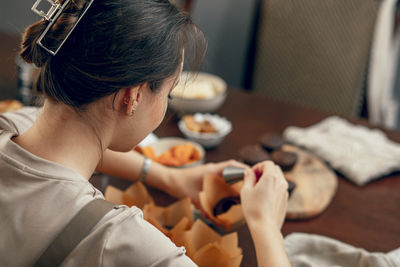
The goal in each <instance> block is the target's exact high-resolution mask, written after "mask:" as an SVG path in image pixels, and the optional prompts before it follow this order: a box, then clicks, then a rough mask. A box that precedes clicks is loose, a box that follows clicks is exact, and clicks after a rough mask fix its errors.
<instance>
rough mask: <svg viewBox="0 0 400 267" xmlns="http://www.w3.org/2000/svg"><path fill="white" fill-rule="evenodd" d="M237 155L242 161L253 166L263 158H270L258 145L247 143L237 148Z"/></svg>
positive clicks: (263, 159)
mask: <svg viewBox="0 0 400 267" xmlns="http://www.w3.org/2000/svg"><path fill="white" fill-rule="evenodd" d="M239 156H240V157H241V158H242V160H243V161H244V163H246V164H248V165H250V166H253V165H255V164H257V163H259V162H262V161H265V160H271V157H270V156H269V155H268V153H267V152H265V151H264V150H263V149H262V148H261V146H260V145H248V146H244V147H242V148H241V149H240V150H239Z"/></svg>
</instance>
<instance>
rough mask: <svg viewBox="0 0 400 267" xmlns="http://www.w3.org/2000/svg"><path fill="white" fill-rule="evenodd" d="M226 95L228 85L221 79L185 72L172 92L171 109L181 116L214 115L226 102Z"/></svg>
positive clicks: (202, 73) (214, 76) (205, 74)
mask: <svg viewBox="0 0 400 267" xmlns="http://www.w3.org/2000/svg"><path fill="white" fill-rule="evenodd" d="M226 94H227V84H226V82H225V81H224V80H223V79H221V78H220V77H218V76H216V75H213V74H209V73H205V72H200V73H197V74H195V73H192V72H184V73H182V77H181V80H180V82H179V83H178V85H177V86H176V88H175V89H174V90H173V91H172V92H171V96H172V98H171V99H170V100H169V107H170V108H171V109H173V110H175V111H176V112H178V114H179V115H184V114H191V113H196V112H201V113H212V112H214V111H216V110H217V109H218V108H220V107H221V106H222V104H223V103H224V102H225V99H226Z"/></svg>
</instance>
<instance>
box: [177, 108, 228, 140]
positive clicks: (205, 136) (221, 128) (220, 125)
mask: <svg viewBox="0 0 400 267" xmlns="http://www.w3.org/2000/svg"><path fill="white" fill-rule="evenodd" d="M194 117H195V120H196V121H200V122H201V121H203V120H208V121H209V122H210V123H211V124H212V125H213V126H214V127H215V128H216V132H215V133H201V132H194V131H191V130H189V129H188V128H187V127H186V124H185V122H184V121H183V120H180V121H179V122H178V127H179V130H181V132H182V133H183V135H184V136H185V137H186V138H188V139H190V140H193V141H195V142H197V143H199V144H201V145H203V146H204V147H205V148H212V147H216V146H218V145H219V144H220V143H221V142H222V141H223V140H224V138H225V137H226V136H227V135H228V134H229V133H230V132H231V131H232V123H231V122H230V121H228V120H227V119H226V118H223V117H220V116H218V115H215V114H214V115H213V114H208V113H206V114H202V113H196V114H194Z"/></svg>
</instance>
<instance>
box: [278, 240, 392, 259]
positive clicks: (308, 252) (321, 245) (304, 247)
mask: <svg viewBox="0 0 400 267" xmlns="http://www.w3.org/2000/svg"><path fill="white" fill-rule="evenodd" d="M285 248H286V252H287V254H288V257H289V260H290V263H291V265H292V267H297V266H299V267H300V266H302V267H305V266H309V267H313V266H315V267H321V266H342V267H353V266H363V267H395V266H399V265H400V258H399V254H400V250H399V249H397V250H395V251H392V252H390V253H387V254H385V253H378V252H374V253H371V252H368V251H366V250H364V249H361V248H356V247H353V246H351V245H348V244H346V243H343V242H340V241H338V240H335V239H332V238H328V237H324V236H320V235H314V234H304V233H293V234H290V235H288V236H286V237H285Z"/></svg>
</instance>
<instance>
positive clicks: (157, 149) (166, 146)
mask: <svg viewBox="0 0 400 267" xmlns="http://www.w3.org/2000/svg"><path fill="white" fill-rule="evenodd" d="M187 143H190V144H191V145H192V146H193V147H194V148H195V149H196V150H197V151H198V152H199V155H200V159H199V160H198V161H195V162H191V163H189V164H185V165H182V166H179V167H177V168H189V167H194V166H198V165H201V164H203V163H204V158H205V154H206V152H205V151H204V148H203V147H202V146H201V145H199V144H198V143H196V142H193V141H189V140H187V139H184V138H179V137H162V138H159V139H158V140H157V141H155V142H153V143H150V144H148V146H150V147H152V148H153V150H154V153H155V154H156V156H160V155H161V154H162V153H164V152H166V151H168V150H170V149H171V148H172V147H173V146H178V145H184V144H187Z"/></svg>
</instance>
